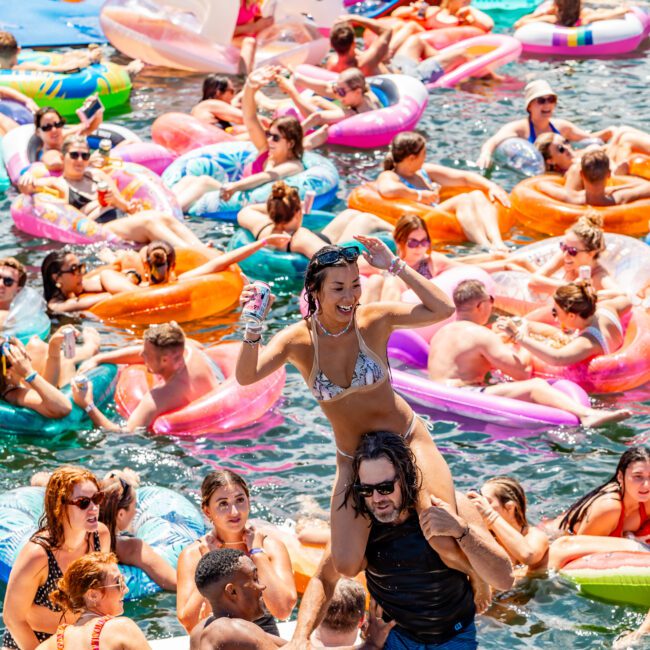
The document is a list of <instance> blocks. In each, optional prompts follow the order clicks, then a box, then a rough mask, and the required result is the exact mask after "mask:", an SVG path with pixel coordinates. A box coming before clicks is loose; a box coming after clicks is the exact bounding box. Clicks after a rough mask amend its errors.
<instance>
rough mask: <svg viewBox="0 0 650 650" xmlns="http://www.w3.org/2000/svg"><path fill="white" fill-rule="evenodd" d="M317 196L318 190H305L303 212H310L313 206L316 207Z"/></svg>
mask: <svg viewBox="0 0 650 650" xmlns="http://www.w3.org/2000/svg"><path fill="white" fill-rule="evenodd" d="M315 198H316V192H314V190H307V191H306V192H305V198H304V199H303V201H302V213H303V214H310V213H311V211H312V208H313V207H314V199H315Z"/></svg>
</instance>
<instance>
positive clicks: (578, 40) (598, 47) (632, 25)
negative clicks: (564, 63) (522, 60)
mask: <svg viewBox="0 0 650 650" xmlns="http://www.w3.org/2000/svg"><path fill="white" fill-rule="evenodd" d="M649 30H650V16H649V15H648V14H647V13H645V12H644V11H642V10H641V9H639V8H638V7H632V8H631V9H630V11H629V12H628V13H626V14H625V16H623V17H622V18H617V19H614V20H602V21H599V22H595V23H592V24H590V25H585V26H584V27H562V26H560V25H552V24H551V23H544V22H538V23H528V24H527V25H524V26H523V27H520V28H519V29H518V30H517V31H516V32H515V34H514V35H515V38H517V39H519V40H520V41H521V43H522V45H523V51H524V54H540V55H544V56H569V57H572V58H574V57H591V56H610V55H612V54H623V53H625V52H632V51H633V50H636V48H637V47H638V46H639V44H640V43H641V41H643V39H644V38H645V37H646V36H647V35H648V31H649Z"/></svg>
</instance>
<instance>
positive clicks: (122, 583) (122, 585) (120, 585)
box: [95, 573, 126, 591]
mask: <svg viewBox="0 0 650 650" xmlns="http://www.w3.org/2000/svg"><path fill="white" fill-rule="evenodd" d="M114 587H118V588H119V590H120V591H126V580H124V576H123V575H122V574H121V573H120V577H119V578H118V579H117V582H114V583H113V584H112V585H102V586H101V587H95V589H113V588H114Z"/></svg>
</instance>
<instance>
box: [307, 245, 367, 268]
mask: <svg viewBox="0 0 650 650" xmlns="http://www.w3.org/2000/svg"><path fill="white" fill-rule="evenodd" d="M315 259H316V261H317V262H318V263H319V264H320V265H321V266H327V265H328V264H336V263H337V262H338V261H339V260H342V259H343V260H345V261H346V262H349V263H350V264H352V263H353V262H356V261H357V260H358V259H359V249H358V248H357V247H356V246H345V247H344V248H337V249H335V250H331V251H325V252H324V253H318V254H317V255H316V258H315Z"/></svg>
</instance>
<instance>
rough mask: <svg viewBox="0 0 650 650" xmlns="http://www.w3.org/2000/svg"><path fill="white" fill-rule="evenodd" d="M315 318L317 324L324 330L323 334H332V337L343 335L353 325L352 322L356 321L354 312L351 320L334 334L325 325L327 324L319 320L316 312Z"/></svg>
mask: <svg viewBox="0 0 650 650" xmlns="http://www.w3.org/2000/svg"><path fill="white" fill-rule="evenodd" d="M314 320H315V321H316V324H317V325H318V326H319V327H320V328H321V330H322V331H323V334H325V336H331V337H332V338H337V337H339V336H343V334H345V333H346V332H347V331H348V330H349V329H350V327H351V326H352V323H353V322H354V312H353V313H352V318H351V319H350V322H349V323H348V324H347V325H346V326H345V327H344V328H343V329H342V330H341V331H340V332H337V333H336V334H333V333H332V332H330V331H329V330H328V329H327V328H326V327H325V325H323V323H321V322H320V321H319V320H318V316H316V314H314Z"/></svg>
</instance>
